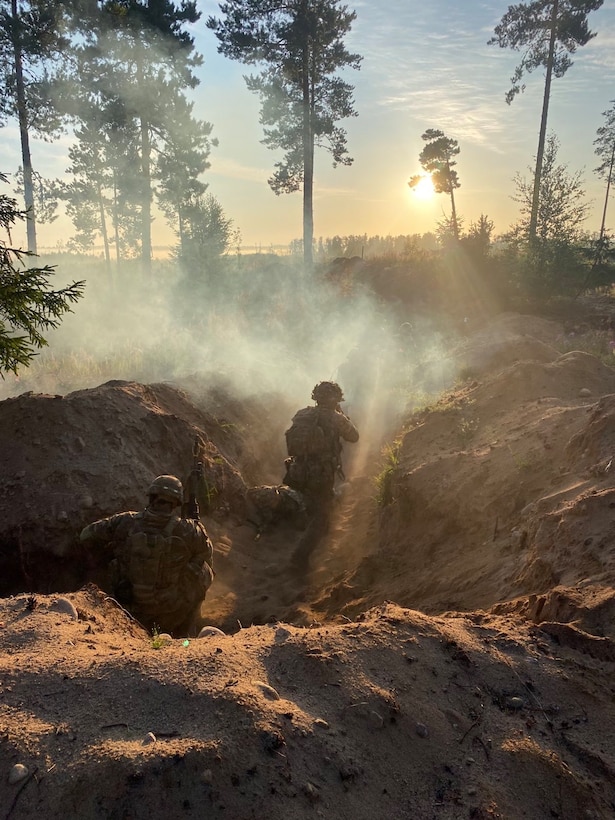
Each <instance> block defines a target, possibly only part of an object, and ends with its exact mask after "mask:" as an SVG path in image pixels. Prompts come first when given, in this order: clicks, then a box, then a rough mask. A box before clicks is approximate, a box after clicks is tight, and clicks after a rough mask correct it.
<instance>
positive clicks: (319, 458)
mask: <svg viewBox="0 0 615 820" xmlns="http://www.w3.org/2000/svg"><path fill="white" fill-rule="evenodd" d="M312 398H313V399H314V400H315V401H316V402H317V406H316V407H304V408H303V409H302V410H299V411H298V412H297V413H296V414H295V416H293V422H295V420H296V419H297V418H299V417H305V418H307V419H313V420H315V421H317V423H318V426H319V427H321V428H322V430H323V431H324V434H325V438H326V441H327V447H326V452H324V453H323V454H322V455H306V456H291V457H290V458H287V459H286V461H285V464H286V475H285V476H284V484H287V485H288V486H289V487H292V488H293V489H294V490H297V491H298V492H300V493H301V494H302V496H303V497H304V499H305V503H306V508H307V514H308V519H309V523H308V525H307V528H306V530H305V532H304V534H303V536H302V538H301V540H300V542H299V544H298V546H297V549H296V550H295V553H294V555H293V563H294V565H295V567H296V568H297V569H298V570H300V571H304V570H305V569H307V565H308V563H309V559H310V555H311V554H312V551H313V550H314V548H315V547H316V545H317V544H318V542H319V541H320V540H321V538H323V536H324V535H326V533H327V531H328V530H329V526H330V520H331V510H332V506H333V501H334V499H335V493H334V487H335V479H336V476H338V475H342V476H343V473H342V463H341V461H342V459H341V455H342V443H341V439H343V440H344V441H348V442H352V443H354V442H356V441H358V440H359V431H358V430H357V428H356V427H355V425H354V424H353V423H352V422H351V421H350V419H349V418H348V416H346V415H345V414H344V413H343V412H342V410H341V408H340V406H339V402H340V401H342V400H343V398H344V396H343V393H342V391H341V388H340V387H339V385H337V384H336V383H335V382H321V383H320V384H317V385H316V387H315V388H314V391H313V392H312Z"/></svg>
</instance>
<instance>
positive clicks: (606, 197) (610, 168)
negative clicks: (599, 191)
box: [598, 138, 615, 247]
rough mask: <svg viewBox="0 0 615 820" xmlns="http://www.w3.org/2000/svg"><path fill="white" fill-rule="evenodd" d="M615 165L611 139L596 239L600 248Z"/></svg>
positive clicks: (614, 145) (614, 153)
mask: <svg viewBox="0 0 615 820" xmlns="http://www.w3.org/2000/svg"><path fill="white" fill-rule="evenodd" d="M614 165H615V138H614V139H613V149H612V151H611V163H610V165H609V175H608V177H607V180H606V195H605V197H604V208H603V209H602V222H601V223H600V236H599V238H598V244H599V247H601V246H602V240H603V239H604V231H605V229H606V209H607V206H608V204H609V196H610V194H611V181H612V179H613V166H614Z"/></svg>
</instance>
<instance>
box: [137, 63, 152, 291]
mask: <svg viewBox="0 0 615 820" xmlns="http://www.w3.org/2000/svg"><path fill="white" fill-rule="evenodd" d="M137 88H139V89H142V88H143V65H142V57H141V55H140V54H139V55H137ZM139 122H140V127H141V186H142V191H141V272H142V274H143V276H144V277H147V278H149V275H150V273H151V271H152V179H151V150H152V148H151V144H150V136H149V122H148V121H147V119H146V118H145V117H144V116H142V117H141V118H140V121H139Z"/></svg>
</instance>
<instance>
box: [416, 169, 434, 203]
mask: <svg viewBox="0 0 615 820" xmlns="http://www.w3.org/2000/svg"><path fill="white" fill-rule="evenodd" d="M412 190H413V191H414V193H415V194H416V196H417V197H418V198H419V199H431V197H432V196H433V195H434V194H435V191H434V187H433V182H432V181H431V176H430V175H429V174H426V175H425V176H422V177H421V178H420V180H419V181H418V182H417V184H416V185H414V187H413V188H412Z"/></svg>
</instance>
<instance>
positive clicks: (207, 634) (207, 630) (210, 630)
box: [197, 626, 226, 638]
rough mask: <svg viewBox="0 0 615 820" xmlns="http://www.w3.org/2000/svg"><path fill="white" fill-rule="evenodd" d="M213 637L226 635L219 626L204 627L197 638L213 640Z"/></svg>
mask: <svg viewBox="0 0 615 820" xmlns="http://www.w3.org/2000/svg"><path fill="white" fill-rule="evenodd" d="M213 635H223V636H225V637H226V633H224V632H223V631H222V630H221V629H218V627H217V626H204V627H203V628H202V629H201V631H200V632H199V634H198V635H197V638H211V637H212V636H213Z"/></svg>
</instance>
